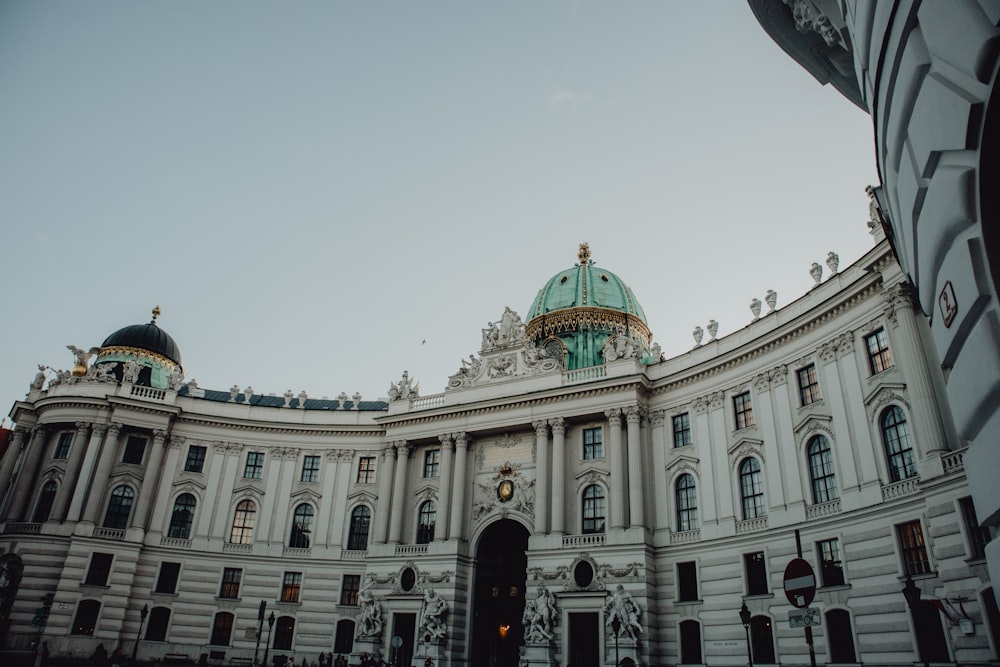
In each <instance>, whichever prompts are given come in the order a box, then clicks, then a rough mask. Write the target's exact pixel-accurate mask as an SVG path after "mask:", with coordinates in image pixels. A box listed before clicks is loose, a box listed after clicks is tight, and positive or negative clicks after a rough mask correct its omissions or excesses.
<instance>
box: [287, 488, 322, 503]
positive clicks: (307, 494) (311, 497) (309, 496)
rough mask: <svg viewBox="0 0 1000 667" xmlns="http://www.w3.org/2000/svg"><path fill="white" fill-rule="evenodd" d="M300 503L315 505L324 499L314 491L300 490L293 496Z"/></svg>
mask: <svg viewBox="0 0 1000 667" xmlns="http://www.w3.org/2000/svg"><path fill="white" fill-rule="evenodd" d="M291 497H292V498H295V499H296V500H298V501H300V502H301V501H310V502H312V503H315V504H317V505H318V504H319V501H320V499H321V498H322V497H323V496H322V495H321V494H319V493H316V491H314V490H313V489H300V490H299V491H296V492H295V493H293V494H292V495H291Z"/></svg>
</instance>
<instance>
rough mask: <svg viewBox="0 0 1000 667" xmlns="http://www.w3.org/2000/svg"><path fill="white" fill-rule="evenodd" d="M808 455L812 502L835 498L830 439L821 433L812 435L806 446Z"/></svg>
mask: <svg viewBox="0 0 1000 667" xmlns="http://www.w3.org/2000/svg"><path fill="white" fill-rule="evenodd" d="M806 451H807V452H808V456H809V478H810V479H811V480H812V491H813V502H814V503H825V502H829V501H831V500H836V499H837V497H838V496H837V478H836V476H835V475H834V472H833V455H832V454H831V452H830V441H829V440H827V439H826V438H825V437H824V436H822V435H816V436H813V438H812V440H810V441H809V445H808V447H807V448H806Z"/></svg>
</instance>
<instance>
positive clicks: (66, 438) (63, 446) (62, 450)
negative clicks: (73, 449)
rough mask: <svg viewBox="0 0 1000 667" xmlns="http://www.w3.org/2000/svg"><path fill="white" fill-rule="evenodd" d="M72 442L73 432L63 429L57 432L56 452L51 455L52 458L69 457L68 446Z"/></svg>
mask: <svg viewBox="0 0 1000 667" xmlns="http://www.w3.org/2000/svg"><path fill="white" fill-rule="evenodd" d="M72 444H73V432H72V431H64V432H63V433H60V434H59V442H58V443H56V452H55V454H53V455H52V458H54V459H67V458H69V447H70V445H72Z"/></svg>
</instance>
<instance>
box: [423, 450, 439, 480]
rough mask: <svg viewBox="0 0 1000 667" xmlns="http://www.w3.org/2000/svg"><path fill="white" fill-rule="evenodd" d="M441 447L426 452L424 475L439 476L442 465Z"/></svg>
mask: <svg viewBox="0 0 1000 667" xmlns="http://www.w3.org/2000/svg"><path fill="white" fill-rule="evenodd" d="M440 456H441V450H440V449H428V450H427V451H426V452H424V477H437V476H438V469H439V466H440V463H439V460H438V459H439V458H440Z"/></svg>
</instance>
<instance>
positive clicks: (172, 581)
mask: <svg viewBox="0 0 1000 667" xmlns="http://www.w3.org/2000/svg"><path fill="white" fill-rule="evenodd" d="M180 574H181V564H180V563H168V562H163V563H160V576H158V577H157V578H156V588H154V589H153V591H154V592H156V593H176V592H177V578H178V577H179V576H180Z"/></svg>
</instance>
